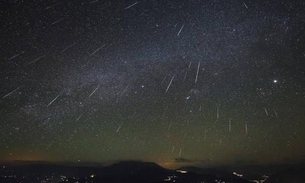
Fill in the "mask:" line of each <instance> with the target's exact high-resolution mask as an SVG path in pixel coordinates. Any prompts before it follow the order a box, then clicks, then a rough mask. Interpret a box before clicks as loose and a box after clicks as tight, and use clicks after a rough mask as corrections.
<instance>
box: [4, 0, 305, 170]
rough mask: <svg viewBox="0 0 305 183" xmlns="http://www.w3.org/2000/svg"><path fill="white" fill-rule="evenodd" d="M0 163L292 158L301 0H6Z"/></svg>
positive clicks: (301, 90)
mask: <svg viewBox="0 0 305 183" xmlns="http://www.w3.org/2000/svg"><path fill="white" fill-rule="evenodd" d="M1 9H2V10H1V11H0V15H1V30H0V33H1V35H2V36H1V44H0V47H1V49H0V55H1V63H0V65H1V69H0V75H1V77H0V81H1V90H0V95H1V96H0V97H1V99H0V118H1V119H0V124H1V128H0V142H1V143H0V157H1V158H0V161H13V160H30V161H37V160H40V161H56V162H58V161H59V162H67V161H68V162H100V163H103V162H112V161H119V160H143V161H153V162H157V163H159V164H161V165H163V166H166V167H171V166H180V165H185V164H192V165H219V164H244V163H252V164H268V163H288V162H289V163H291V162H292V163H294V162H300V161H304V160H305V157H304V154H305V133H304V130H305V123H304V120H305V113H304V109H305V73H304V72H305V71H304V68H305V64H304V59H305V12H304V9H305V3H304V2H302V1H289V2H288V1H282V0H268V1H267V0H259V1H257V0H256V1H251V0H244V1H242V0H228V1H218V0H180V1H176V0H141V1H140V0H139V1H134V0H126V1H123V0H114V1H106V0H91V1H88V0H73V1H68V0H67V1H59V0H48V1H42V0H36V1H23V0H10V1H5V5H4V6H2V7H1Z"/></svg>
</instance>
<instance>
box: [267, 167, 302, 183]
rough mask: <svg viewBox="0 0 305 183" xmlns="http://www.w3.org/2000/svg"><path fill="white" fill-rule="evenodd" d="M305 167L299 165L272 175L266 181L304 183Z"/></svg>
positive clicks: (270, 182) (268, 182)
mask: <svg viewBox="0 0 305 183" xmlns="http://www.w3.org/2000/svg"><path fill="white" fill-rule="evenodd" d="M304 182H305V167H304V166H297V167H293V168H289V169H286V170H283V171H280V172H278V173H275V174H273V175H271V176H270V177H269V178H268V179H267V180H266V181H265V183H304Z"/></svg>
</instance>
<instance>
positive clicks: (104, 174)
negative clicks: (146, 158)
mask: <svg viewBox="0 0 305 183" xmlns="http://www.w3.org/2000/svg"><path fill="white" fill-rule="evenodd" d="M235 170H236V171H235ZM263 172H265V174H264V173H263ZM304 172H305V169H304V166H276V167H275V166H273V167H271V166H269V167H268V166H264V167H261V166H243V167H225V168H224V167H222V168H214V169H211V168H209V169H207V168H205V169H203V168H197V167H183V168H180V169H177V170H168V169H164V168H163V167H161V166H159V165H157V164H155V163H147V162H136V161H128V162H120V163H116V164H113V165H110V166H96V165H95V166H94V165H91V166H79V165H77V166H76V165H58V164H57V165H56V164H49V163H43V162H36V163H24V162H19V163H14V164H3V165H1V171H0V173H1V174H0V175H1V177H0V182H1V183H15V182H16V183H17V182H18V183H22V182H23V183H28V182H33V183H42V182H45V183H49V182H50V183H51V182H56V183H61V182H62V183H63V182H68V183H72V182H73V183H99V182H103V183H145V182H147V183H158V182H176V183H228V182H230V183H249V182H256V183H261V182H265V183H303V182H305V176H304Z"/></svg>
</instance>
